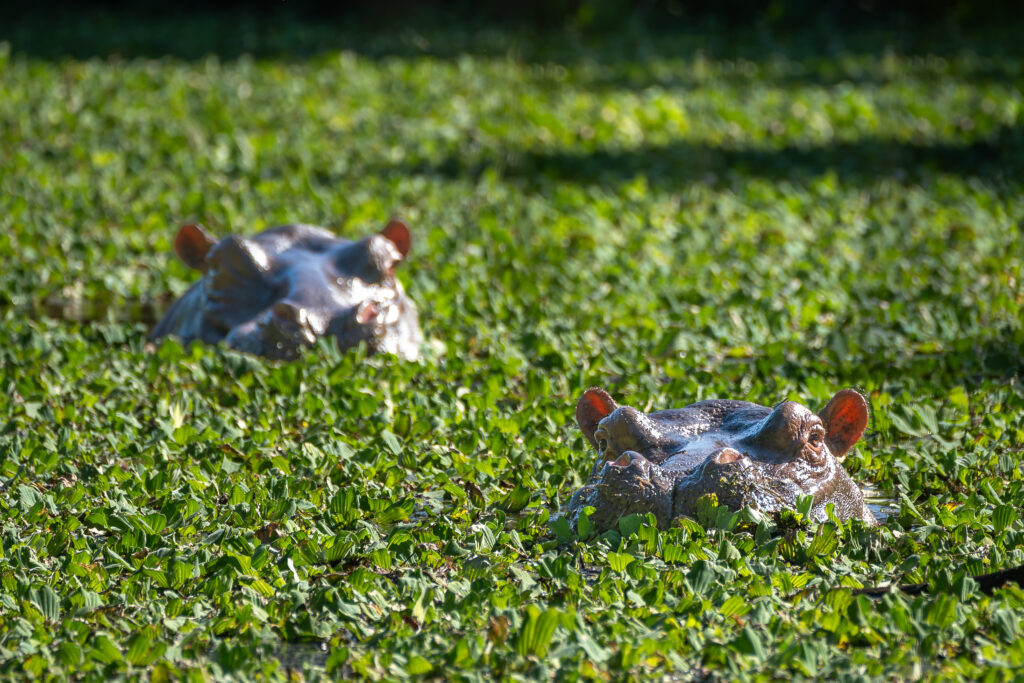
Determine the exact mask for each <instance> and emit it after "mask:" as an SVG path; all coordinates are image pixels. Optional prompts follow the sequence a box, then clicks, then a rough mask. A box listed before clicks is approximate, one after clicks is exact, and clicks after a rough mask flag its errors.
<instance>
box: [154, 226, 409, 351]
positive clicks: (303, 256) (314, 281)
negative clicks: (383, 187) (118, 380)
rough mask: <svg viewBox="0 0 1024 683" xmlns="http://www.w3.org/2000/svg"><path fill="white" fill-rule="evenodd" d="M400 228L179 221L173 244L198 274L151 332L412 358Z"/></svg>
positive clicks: (256, 347) (405, 242) (259, 346)
mask: <svg viewBox="0 0 1024 683" xmlns="http://www.w3.org/2000/svg"><path fill="white" fill-rule="evenodd" d="M411 245H412V238H411V236H410V234H409V228H407V227H406V225H405V223H403V222H401V221H399V220H392V221H391V222H389V223H388V224H387V226H386V227H385V228H384V229H383V230H382V231H381V232H380V233H379V234H376V235H371V236H369V237H365V238H363V239H362V240H359V241H358V242H353V241H350V240H346V239H342V238H340V237H336V236H335V235H333V234H332V233H330V232H328V231H327V230H324V229H323V228H317V227H313V226H311V225H285V226H281V227H277V228H270V229H269V230H264V231H263V232H261V233H259V234H258V235H256V236H254V237H248V238H247V237H239V236H237V235H229V236H227V237H225V238H224V239H222V240H220V241H217V240H215V239H214V238H213V237H211V236H210V235H209V234H207V233H206V231H205V230H203V229H202V228H201V227H200V226H198V225H185V226H183V227H182V228H181V229H180V230H179V231H178V236H177V237H176V238H175V240H174V250H175V251H176V252H177V254H178V256H179V257H180V258H181V260H182V261H184V262H185V263H186V264H187V265H189V266H191V267H192V268H195V269H196V270H198V271H201V272H202V273H203V276H202V279H200V280H199V282H197V283H195V284H194V285H192V287H191V289H189V290H188V291H187V292H185V295H184V296H183V297H181V298H180V299H179V300H178V301H176V302H174V304H173V305H172V306H171V307H170V309H169V310H168V311H167V314H166V315H165V316H164V318H163V320H161V321H160V322H159V323H158V324H157V326H156V327H155V328H154V329H153V332H152V338H153V339H159V338H161V337H164V336H167V335H174V336H177V337H179V338H180V339H181V340H182V342H185V343H187V342H190V341H192V340H193V339H199V340H201V341H203V342H205V343H207V344H215V343H217V342H219V341H224V342H225V343H226V344H227V345H228V346H230V347H232V348H235V349H238V350H239V351H246V352H248V353H254V354H257V355H261V356H266V357H268V358H276V359H292V358H295V357H296V356H298V355H299V353H300V352H301V351H302V350H303V349H305V348H307V347H309V346H311V345H312V344H313V343H314V342H315V341H316V339H317V338H318V337H322V336H331V337H334V338H335V339H336V340H337V342H338V347H339V348H341V349H347V348H350V347H353V346H355V345H357V344H358V343H359V342H361V341H365V342H366V343H367V346H368V347H369V350H370V352H371V353H373V352H383V353H393V354H395V355H397V356H400V357H402V358H406V359H409V360H415V359H416V358H418V357H419V352H420V345H421V344H422V343H423V335H422V334H421V333H420V327H419V319H418V317H417V315H416V308H415V306H413V303H412V301H410V300H409V299H408V298H407V297H406V296H405V293H404V292H403V290H402V285H401V283H399V282H398V280H397V279H396V278H395V273H394V270H395V266H396V265H398V264H399V263H400V262H401V261H402V260H403V259H404V258H405V257H406V256H407V255H408V253H409V249H410V247H411Z"/></svg>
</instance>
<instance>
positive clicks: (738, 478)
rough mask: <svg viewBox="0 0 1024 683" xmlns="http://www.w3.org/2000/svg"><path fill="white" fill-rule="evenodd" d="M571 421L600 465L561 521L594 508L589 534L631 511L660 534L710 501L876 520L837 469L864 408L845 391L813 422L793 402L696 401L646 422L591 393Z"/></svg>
mask: <svg viewBox="0 0 1024 683" xmlns="http://www.w3.org/2000/svg"><path fill="white" fill-rule="evenodd" d="M577 419H578V421H579V423H580V428H581V429H582V431H583V433H584V435H586V437H587V439H588V440H589V441H590V443H591V444H592V445H593V446H594V447H595V448H596V450H597V451H598V453H599V454H600V459H599V460H598V462H597V464H596V465H595V467H594V469H593V472H592V473H591V477H590V481H589V482H588V483H587V485H586V486H584V487H583V488H582V489H581V490H580V491H578V492H577V493H576V494H575V495H574V496H573V498H572V500H571V501H570V504H569V514H570V517H571V518H572V519H578V517H579V514H580V513H581V511H582V509H583V508H584V507H586V506H593V507H594V510H595V511H594V513H593V514H592V515H591V522H593V523H594V524H595V526H597V527H598V528H610V527H612V526H614V524H615V522H616V521H617V520H618V518H619V517H621V516H623V515H625V514H630V513H634V512H642V513H643V512H651V513H653V514H654V516H655V518H656V519H657V520H658V524H659V526H666V525H667V524H668V523H669V522H670V520H671V519H672V518H673V517H678V516H681V515H693V514H694V513H695V510H696V502H697V500H698V499H699V498H700V497H701V496H703V495H706V494H710V493H714V494H715V495H716V496H717V498H718V501H719V503H720V504H723V505H726V506H728V507H730V508H732V509H740V508H742V507H744V506H746V505H749V506H752V507H756V508H758V509H759V510H761V511H763V512H776V511H779V510H782V509H787V508H789V509H793V508H795V507H796V502H797V498H798V497H799V496H803V495H811V496H813V505H812V510H811V514H812V516H813V517H814V518H816V519H818V520H824V519H826V518H827V512H826V507H827V505H828V504H829V503H831V504H832V505H833V510H834V512H835V514H836V515H837V516H838V517H839V518H840V519H844V520H845V519H849V518H852V517H856V518H859V519H862V520H864V521H866V522H868V523H874V521H875V520H874V516H873V515H872V513H871V511H870V510H869V509H868V507H867V506H866V505H865V503H864V498H863V495H862V493H861V491H860V489H859V488H858V487H857V485H856V484H855V483H854V482H853V480H852V479H850V477H849V475H848V474H847V473H846V471H845V470H844V469H843V466H842V464H841V463H840V458H841V457H842V456H843V455H845V454H846V452H847V451H848V450H849V449H850V448H851V447H852V446H853V445H854V443H856V441H857V440H858V439H859V438H860V436H861V434H862V433H863V431H864V428H865V427H866V426H867V419H868V412H867V402H866V401H865V400H864V397H862V396H861V395H860V394H859V393H857V392H856V391H854V390H852V389H845V390H843V391H840V392H839V393H837V394H836V395H835V396H834V397H833V398H832V400H831V401H829V403H828V405H827V406H825V408H824V409H823V410H821V411H820V412H819V413H817V414H815V413H813V412H811V411H810V410H808V409H807V408H805V407H804V406H802V405H800V404H799V403H795V402H792V401H786V402H784V403H781V404H779V405H777V406H775V407H774V408H767V407H764V406H759V405H756V404H753V403H747V402H745V401H702V402H700V403H696V404H693V405H691V406H687V407H685V408H682V409H677V410H664V411H659V412H656V413H651V414H650V415H646V414H644V413H642V412H640V411H638V410H636V409H635V408H631V407H629V406H622V407H620V406H618V405H617V404H616V403H615V401H614V400H612V398H611V397H610V396H609V395H608V394H607V393H606V392H605V391H603V390H601V389H590V390H588V391H587V392H585V393H584V394H583V396H582V397H581V398H580V401H579V403H578V405H577Z"/></svg>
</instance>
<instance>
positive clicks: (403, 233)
mask: <svg viewBox="0 0 1024 683" xmlns="http://www.w3.org/2000/svg"><path fill="white" fill-rule="evenodd" d="M380 234H382V235H384V237H387V238H388V239H389V240H391V242H392V244H394V245H395V246H396V247H398V253H400V254H401V255H402V258H405V257H406V256H408V255H409V250H410V249H411V248H412V235H411V234H410V233H409V228H408V226H406V224H405V223H403V222H402V221H400V220H399V219H397V218H392V219H391V220H390V221H388V224H387V225H386V226H384V229H383V230H381V231H380Z"/></svg>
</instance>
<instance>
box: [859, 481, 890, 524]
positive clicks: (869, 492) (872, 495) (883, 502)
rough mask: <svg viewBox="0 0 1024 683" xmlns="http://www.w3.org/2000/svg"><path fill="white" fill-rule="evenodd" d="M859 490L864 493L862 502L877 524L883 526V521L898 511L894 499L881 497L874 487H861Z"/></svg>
mask: <svg viewBox="0 0 1024 683" xmlns="http://www.w3.org/2000/svg"><path fill="white" fill-rule="evenodd" d="M860 490H861V491H862V492H863V493H864V502H865V503H867V504H868V508H869V509H870V510H871V512H872V513H874V515H875V519H877V520H878V523H879V524H885V520H887V519H889V516H890V515H892V514H894V513H896V512H898V511H899V505H897V503H896V499H895V498H892V497H890V496H885V495H883V494H882V492H881V491H879V490H878V489H877V488H875V487H874V486H871V485H865V486H861V487H860Z"/></svg>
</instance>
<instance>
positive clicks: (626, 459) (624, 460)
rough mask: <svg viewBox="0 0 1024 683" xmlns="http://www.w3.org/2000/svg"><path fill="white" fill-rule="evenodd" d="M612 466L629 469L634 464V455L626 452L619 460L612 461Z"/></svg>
mask: <svg viewBox="0 0 1024 683" xmlns="http://www.w3.org/2000/svg"><path fill="white" fill-rule="evenodd" d="M612 464H613V465H615V466H616V467H629V466H630V465H632V464H633V454H632V453H630V452H629V451H626V452H625V453H623V454H622V455H620V456H619V457H618V458H616V459H615V460H614V461H612Z"/></svg>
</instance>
